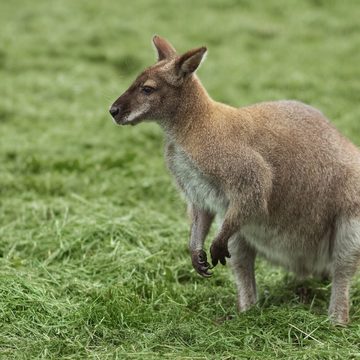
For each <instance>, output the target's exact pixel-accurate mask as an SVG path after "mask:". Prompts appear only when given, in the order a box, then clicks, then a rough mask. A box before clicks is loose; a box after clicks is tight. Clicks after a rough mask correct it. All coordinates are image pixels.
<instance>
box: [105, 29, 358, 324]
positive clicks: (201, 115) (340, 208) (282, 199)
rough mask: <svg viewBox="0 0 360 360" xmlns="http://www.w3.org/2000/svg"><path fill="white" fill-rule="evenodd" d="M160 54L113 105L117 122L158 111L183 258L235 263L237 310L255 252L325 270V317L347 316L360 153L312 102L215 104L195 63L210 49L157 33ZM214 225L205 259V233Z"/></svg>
mask: <svg viewBox="0 0 360 360" xmlns="http://www.w3.org/2000/svg"><path fill="white" fill-rule="evenodd" d="M153 44H154V45H155V48H156V50H157V55H158V61H157V62H156V64H155V65H153V66H150V67H149V68H147V69H145V70H144V71H143V72H142V73H141V74H140V75H139V76H138V77H137V78H136V80H135V81H134V83H133V84H132V85H131V86H130V87H129V88H128V90H126V91H125V93H123V94H122V95H121V96H120V97H119V98H118V99H117V100H116V101H115V102H114V103H113V105H112V106H111V107H110V114H111V115H112V117H113V120H114V121H115V122H116V123H117V124H119V125H135V124H138V123H140V122H142V121H145V120H152V119H155V121H156V122H157V123H159V125H160V126H161V127H162V129H163V130H164V133H165V139H166V146H165V158H166V163H167V166H168V168H169V170H170V172H171V173H172V174H173V176H174V178H175V180H176V183H177V185H178V187H179V188H180V190H181V191H182V192H183V194H184V195H185V198H186V200H187V203H188V207H189V212H190V215H191V219H192V224H191V229H190V241H189V249H190V254H191V260H192V265H193V267H194V268H195V270H196V271H197V272H198V273H199V274H200V275H202V276H203V277H210V276H211V275H212V272H211V271H210V269H212V268H213V267H215V266H216V265H217V264H218V262H220V263H221V264H223V265H225V263H226V261H227V259H229V260H228V261H229V263H230V264H231V266H232V269H233V272H234V276H235V280H236V284H237V289H238V309H239V311H245V310H247V309H248V308H249V307H251V306H252V305H254V304H255V303H256V301H257V300H256V299H257V294H256V282H255V271H254V262H255V257H256V255H257V254H259V255H260V256H263V257H265V258H266V259H267V260H269V261H270V262H271V263H273V264H277V265H281V266H283V267H285V268H286V269H287V270H289V271H292V272H294V273H295V274H296V275H298V276H300V277H304V276H310V275H313V276H323V275H325V274H326V275H328V276H330V277H331V279H332V290H331V298H330V306H329V317H330V319H331V321H332V322H333V323H334V324H340V325H345V324H346V323H348V321H349V290H350V283H351V279H352V277H353V276H354V274H355V272H356V270H357V268H358V265H359V262H360V151H359V150H358V149H357V147H356V146H355V145H353V144H352V143H351V142H350V141H349V140H347V139H346V138H345V137H343V136H342V135H341V134H340V133H339V132H338V131H337V130H336V129H335V127H334V126H332V125H331V123H330V122H329V121H328V120H327V118H326V117H325V116H324V115H323V114H322V113H321V112H320V111H318V110H316V109H315V108H313V107H311V106H309V105H305V104H303V103H301V102H298V101H287V100H283V101H272V102H264V103H258V104H255V105H251V106H245V107H242V108H235V107H232V106H229V105H225V104H223V103H220V102H217V101H214V100H213V99H211V97H210V96H209V95H208V93H207V92H206V90H205V89H204V87H203V86H202V84H201V83H200V81H199V79H198V77H197V76H196V74H195V72H196V70H197V69H198V67H199V66H200V64H201V62H202V60H203V59H204V57H205V54H206V52H207V49H206V47H200V48H196V49H193V50H190V51H188V52H186V53H184V54H182V55H179V54H178V53H177V52H176V50H175V48H174V47H173V46H172V45H171V44H170V43H169V42H168V41H167V40H165V39H164V38H161V37H159V36H154V38H153ZM215 216H216V217H217V218H218V219H220V223H221V226H220V229H219V231H218V233H217V235H216V237H215V239H214V240H213V242H212V244H211V247H210V253H211V261H212V265H213V267H211V266H210V264H209V262H208V260H207V255H206V253H205V251H204V242H205V239H206V236H207V235H208V232H209V229H210V226H211V224H212V222H213V220H214V217H215Z"/></svg>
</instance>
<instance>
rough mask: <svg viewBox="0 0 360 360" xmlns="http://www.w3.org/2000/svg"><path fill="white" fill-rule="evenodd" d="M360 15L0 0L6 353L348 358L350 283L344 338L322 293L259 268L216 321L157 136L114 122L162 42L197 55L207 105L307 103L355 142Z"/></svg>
mask: <svg viewBox="0 0 360 360" xmlns="http://www.w3.org/2000/svg"><path fill="white" fill-rule="evenodd" d="M359 17H360V3H359V1H357V0H353V1H351V0H348V1H340V0H339V1H335V0H328V1H325V0H312V1H310V0H307V1H295V0H290V1H287V0H286V1H285V0H279V1H278V0H276V1H275V0H272V1H250V0H242V1H240V0H239V1H235V0H221V1H220V0H218V1H216V0H211V1H206V2H205V1H199V0H192V1H181V2H180V1H172V0H171V1H166V2H165V1H160V0H142V1H135V0H134V1H123V0H122V1H115V0H114V1H111V0H104V1H85V0H77V1H70V0H64V1H54V0H35V1H25V0H12V1H7V2H5V1H2V2H1V3H0V84H1V96H0V358H4V359H10V358H18V359H30V358H43V359H80V358H87V357H88V358H97V359H114V358H118V359H125V358H141V359H150V358H156V359H157V358H159V356H160V355H161V356H162V357H164V358H189V359H190V358H191V359H206V358H213V359H220V358H222V359H240V358H244V359H250V358H251V359H255V358H274V359H275V358H288V359H324V358H326V359H352V358H354V359H355V358H359V357H360V278H359V275H358V276H357V277H356V278H355V279H354V287H353V291H352V303H353V306H352V309H351V318H352V323H351V324H350V325H349V326H348V327H347V328H334V327H332V326H331V325H330V324H329V323H328V321H327V316H326V314H327V304H328V300H329V296H330V285H329V284H327V283H326V284H324V283H320V282H317V281H315V280H309V281H307V282H306V283H305V285H302V284H299V283H298V282H297V281H295V280H294V279H293V278H292V276H289V275H286V274H285V273H284V272H282V271H281V270H280V269H278V268H276V267H273V266H270V265H268V264H266V263H265V262H263V261H258V262H257V280H258V288H259V295H260V300H259V304H258V305H257V306H256V307H255V308H254V309H252V310H251V311H249V312H248V313H246V314H241V315H238V316H236V317H235V319H233V320H232V321H225V322H222V321H219V319H220V318H222V317H224V316H226V315H228V314H235V311H236V305H235V288H234V285H233V281H232V277H231V274H230V271H229V269H227V268H220V267H219V266H218V267H217V268H216V271H215V275H214V276H213V277H212V278H211V279H202V278H200V277H199V276H197V275H196V274H195V273H194V271H193V270H192V267H191V262H190V259H189V256H188V252H187V241H188V223H187V219H186V216H185V205H184V202H183V201H182V200H181V199H180V197H179V195H178V194H177V192H176V190H175V187H174V186H173V184H172V181H171V178H170V176H169V175H168V173H167V171H166V169H165V166H164V161H163V157H162V133H161V130H160V129H159V128H158V127H157V126H156V125H155V124H142V125H140V126H138V127H131V128H129V127H126V128H120V127H116V126H115V125H114V124H113V123H112V121H111V119H110V116H109V115H108V107H109V105H110V104H111V103H112V101H113V100H115V99H116V98H117V96H118V95H120V94H121V92H122V91H123V90H125V89H126V88H127V86H128V85H129V84H130V83H131V81H132V80H133V78H134V77H135V75H136V74H137V73H138V72H140V71H141V70H142V69H143V67H145V66H147V65H150V64H152V63H153V62H154V60H155V55H154V52H153V49H152V46H151V45H150V40H151V37H152V35H153V34H154V33H158V34H160V35H162V36H164V37H167V38H169V39H170V40H171V41H172V42H173V43H174V44H175V46H176V47H177V48H178V49H179V50H180V51H186V50H188V49H190V48H192V47H197V46H201V45H207V46H208V48H209V54H208V57H207V60H206V62H205V63H204V65H203V66H202V68H201V69H200V71H199V76H200V78H201V79H202V80H203V83H204V84H205V86H206V87H207V89H208V91H209V93H210V94H211V95H212V96H213V97H214V98H215V99H217V100H221V101H225V102H227V103H230V104H232V105H237V106H241V105H245V104H250V103H254V102H257V101H262V100H272V99H283V98H293V99H298V100H302V101H305V102H308V103H310V104H312V105H313V106H316V107H318V108H320V109H321V110H322V111H323V112H324V113H325V114H326V115H327V116H328V117H329V118H330V119H331V120H332V121H333V122H334V123H335V124H336V126H337V127H338V128H339V129H340V130H341V131H342V132H343V133H344V134H345V135H347V136H348V137H350V138H351V139H352V140H353V141H354V142H355V143H356V144H357V145H360V104H359V103H360V95H359V94H360V66H359V64H360V51H359V49H360V22H359ZM209 243H210V241H209V242H208V244H207V245H209ZM301 286H305V287H306V288H307V289H308V293H307V295H306V296H305V297H302V296H299V292H298V291H297V289H298V288H299V287H301Z"/></svg>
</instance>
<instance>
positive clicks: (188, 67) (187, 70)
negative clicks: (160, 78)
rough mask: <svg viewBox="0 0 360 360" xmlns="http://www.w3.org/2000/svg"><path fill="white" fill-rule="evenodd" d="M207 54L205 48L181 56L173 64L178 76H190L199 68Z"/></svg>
mask: <svg viewBox="0 0 360 360" xmlns="http://www.w3.org/2000/svg"><path fill="white" fill-rule="evenodd" d="M206 52H207V48H206V47H205V46H203V47H201V48H198V49H193V50H190V51H188V52H187V53H185V54H184V55H181V56H180V57H179V58H178V59H177V60H176V63H175V67H176V70H177V72H178V74H179V75H180V76H186V75H189V74H192V73H193V72H195V71H196V69H197V68H198V67H199V66H200V64H201V62H202V61H203V59H204V56H205V54H206Z"/></svg>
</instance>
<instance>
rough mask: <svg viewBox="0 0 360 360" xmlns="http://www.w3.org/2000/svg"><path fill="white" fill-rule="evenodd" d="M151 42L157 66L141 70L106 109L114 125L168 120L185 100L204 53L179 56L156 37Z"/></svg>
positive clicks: (166, 42)
mask: <svg viewBox="0 0 360 360" xmlns="http://www.w3.org/2000/svg"><path fill="white" fill-rule="evenodd" d="M153 43H154V45H155V48H156V50H157V55H158V61H157V63H156V64H155V65H153V66H150V67H149V68H147V69H145V70H144V71H143V72H142V73H141V74H140V75H139V76H138V77H137V78H136V79H135V81H134V82H133V84H132V85H131V86H130V87H129V88H128V89H127V90H126V91H125V92H124V93H123V94H122V95H121V96H120V97H119V98H118V99H117V100H116V101H115V102H114V103H113V105H112V106H111V107H110V114H111V115H112V117H113V118H114V120H115V121H116V123H117V124H120V125H126V124H131V125H135V124H137V123H139V122H141V121H144V120H151V119H155V120H164V119H165V120H167V119H171V118H172V117H173V116H174V115H175V114H176V111H177V109H178V108H179V106H180V105H181V104H182V102H183V101H185V96H184V95H186V94H187V91H188V90H189V86H191V82H192V80H193V74H194V72H195V71H196V69H197V68H198V67H199V65H200V63H201V61H202V59H203V58H204V55H205V53H206V48H205V47H201V48H197V49H193V50H190V51H188V52H186V53H185V54H183V55H180V56H179V55H178V54H177V53H176V50H175V49H174V47H173V46H172V45H171V44H170V43H169V42H168V41H166V40H165V39H163V38H161V37H159V36H154V38H153Z"/></svg>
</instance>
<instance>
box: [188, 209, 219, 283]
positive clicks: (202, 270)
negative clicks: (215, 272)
mask: <svg viewBox="0 0 360 360" xmlns="http://www.w3.org/2000/svg"><path fill="white" fill-rule="evenodd" d="M189 210H190V215H191V218H192V224H191V231H190V241H189V249H190V254H191V261H192V265H193V267H194V269H195V270H196V271H197V272H198V273H199V274H200V275H201V276H204V277H209V276H211V275H212V273H211V272H209V269H210V268H211V267H210V264H209V263H208V262H207V256H206V253H205V251H204V250H203V247H204V242H205V239H206V236H207V234H208V233H209V230H210V227H211V224H212V222H213V220H214V215H213V214H211V213H209V212H207V211H205V210H201V209H199V208H197V207H196V206H194V205H190V209H189Z"/></svg>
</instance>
